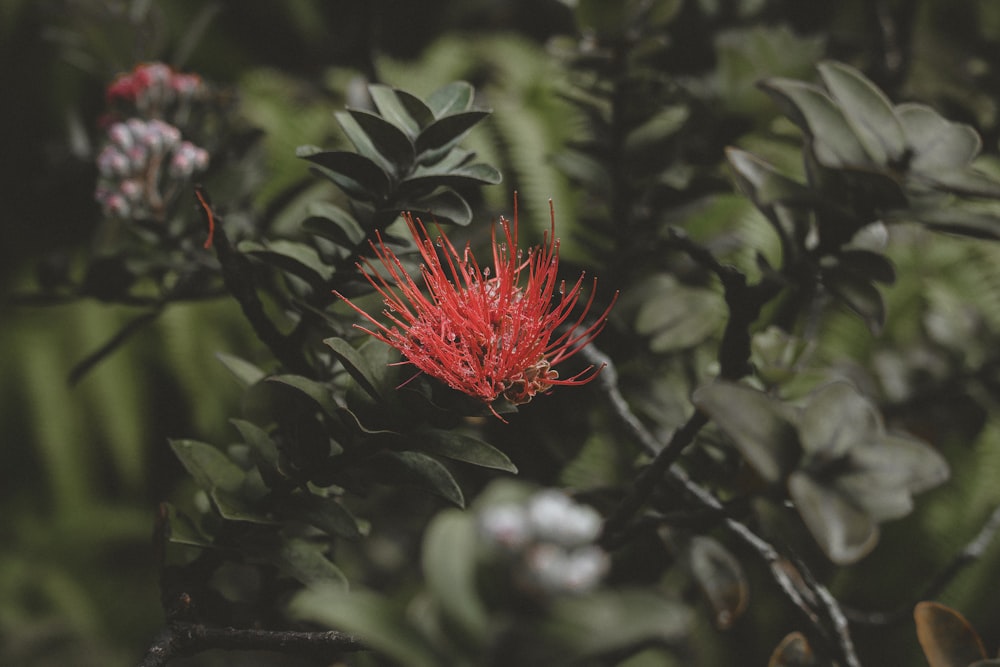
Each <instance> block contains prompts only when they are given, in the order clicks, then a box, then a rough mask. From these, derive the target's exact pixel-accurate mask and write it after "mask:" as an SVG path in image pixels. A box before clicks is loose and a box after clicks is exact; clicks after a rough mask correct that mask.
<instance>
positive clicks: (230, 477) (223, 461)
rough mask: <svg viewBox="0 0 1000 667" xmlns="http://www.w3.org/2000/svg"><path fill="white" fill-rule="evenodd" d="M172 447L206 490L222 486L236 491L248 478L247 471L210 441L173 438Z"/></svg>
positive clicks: (196, 480)
mask: <svg viewBox="0 0 1000 667" xmlns="http://www.w3.org/2000/svg"><path fill="white" fill-rule="evenodd" d="M170 447H171V449H173V450H174V454H175V455H176V456H177V458H178V459H180V462H181V464H182V465H183V466H184V468H185V469H186V470H187V471H188V474H190V475H191V476H192V477H194V481H195V483H196V484H197V485H198V486H199V487H200V488H202V489H204V490H205V491H211V490H212V489H215V488H220V489H224V490H226V491H230V492H235V491H238V490H239V488H240V487H241V486H242V485H243V480H244V479H246V473H245V472H243V470H242V469H241V468H240V467H239V466H237V465H236V464H235V463H233V462H232V461H230V460H229V457H227V456H226V455H225V454H223V453H222V452H221V451H219V449H218V448H216V447H213V446H212V445H210V444H208V443H205V442H199V441H197V440H171V441H170Z"/></svg>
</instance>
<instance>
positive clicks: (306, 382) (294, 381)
mask: <svg viewBox="0 0 1000 667" xmlns="http://www.w3.org/2000/svg"><path fill="white" fill-rule="evenodd" d="M267 382H274V383H277V384H282V385H285V386H286V387H291V388H292V389H295V390H296V391H298V392H299V393H301V394H304V395H305V396H306V397H307V398H309V399H310V400H311V401H313V402H314V403H315V404H316V405H317V406H318V407H319V408H320V409H321V410H323V412H325V413H326V414H328V415H334V414H336V412H337V409H338V406H337V402H336V401H335V400H334V398H333V392H332V391H331V390H330V387H328V386H327V385H325V384H323V383H322V382H317V381H316V380H310V379H309V378H307V377H303V376H301V375H272V376H270V377H269V378H267Z"/></svg>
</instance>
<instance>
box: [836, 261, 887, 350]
mask: <svg viewBox="0 0 1000 667" xmlns="http://www.w3.org/2000/svg"><path fill="white" fill-rule="evenodd" d="M823 284H824V285H825V286H826V287H827V289H829V290H830V291H831V292H833V293H834V294H835V295H837V297H838V298H839V299H840V300H841V301H843V302H844V304H845V305H846V306H847V307H848V308H850V309H851V310H852V311H854V312H855V313H856V314H857V315H858V316H859V317H860V318H861V319H862V321H864V323H865V325H866V326H867V327H868V330H869V331H871V332H872V333H873V334H878V333H879V332H881V331H882V328H883V327H884V326H885V318H886V309H885V300H884V299H883V298H882V293H881V292H879V291H878V288H877V287H875V285H873V284H872V283H871V281H870V280H868V279H867V278H861V277H859V276H856V275H854V274H853V273H849V272H847V271H841V270H838V269H836V268H835V269H832V270H828V271H824V272H823Z"/></svg>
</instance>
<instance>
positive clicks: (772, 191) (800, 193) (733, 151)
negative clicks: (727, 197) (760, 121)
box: [726, 147, 815, 207]
mask: <svg viewBox="0 0 1000 667" xmlns="http://www.w3.org/2000/svg"><path fill="white" fill-rule="evenodd" d="M726 157H727V158H728V159H729V164H730V165H731V166H732V168H733V172H734V173H735V175H736V181H737V185H738V186H739V188H740V190H742V191H743V193H744V194H746V195H747V196H748V197H750V199H751V201H753V203H754V204H756V205H757V206H760V207H764V206H770V205H771V204H775V203H810V202H812V201H813V200H814V199H815V197H814V195H813V193H812V191H811V190H809V188H807V187H806V186H804V185H803V184H801V183H799V182H798V181H794V180H792V179H791V178H789V177H788V176H785V175H784V174H782V173H781V172H779V171H778V170H777V169H775V168H774V167H773V166H772V165H770V164H768V163H767V162H765V161H764V160H761V159H760V158H758V157H757V156H755V155H753V154H751V153H748V152H746V151H743V150H740V149H738V148H732V147H730V148H727V149H726Z"/></svg>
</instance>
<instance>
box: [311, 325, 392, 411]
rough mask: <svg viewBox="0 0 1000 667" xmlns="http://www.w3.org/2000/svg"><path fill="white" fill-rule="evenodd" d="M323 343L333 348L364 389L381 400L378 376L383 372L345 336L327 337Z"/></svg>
mask: <svg viewBox="0 0 1000 667" xmlns="http://www.w3.org/2000/svg"><path fill="white" fill-rule="evenodd" d="M323 344H324V345H326V346H327V347H329V348H330V349H331V350H333V353H334V354H335V355H336V357H337V359H339V360H340V363H342V364H343V365H344V369H345V370H346V371H347V372H348V374H349V375H350V376H351V377H352V378H354V380H355V381H356V382H357V383H358V384H359V385H360V386H361V388H362V389H364V390H365V391H366V392H367V393H368V394H369V395H370V396H371V397H372V398H374V399H375V400H381V393H380V392H379V390H378V389H377V387H378V385H379V381H378V378H379V377H381V376H382V374H381V373H379V372H377V371H376V370H375V369H374V368H373V367H372V366H371V364H370V363H369V362H368V360H367V359H366V358H365V357H364V356H363V355H362V354H361V353H360V352H358V350H356V349H354V347H353V346H351V344H350V343H348V342H347V341H346V340H344V339H343V338H327V339H325V340H324V341H323Z"/></svg>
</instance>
